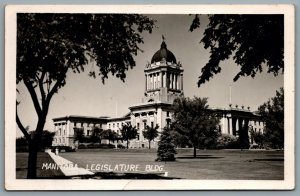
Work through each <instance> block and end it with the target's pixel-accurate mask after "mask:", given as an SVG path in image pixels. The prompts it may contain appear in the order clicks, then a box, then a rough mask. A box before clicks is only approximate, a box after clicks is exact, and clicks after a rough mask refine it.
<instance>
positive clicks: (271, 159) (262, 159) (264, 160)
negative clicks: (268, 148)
mask: <svg viewBox="0 0 300 196" xmlns="http://www.w3.org/2000/svg"><path fill="white" fill-rule="evenodd" d="M252 161H284V159H253V160H252Z"/></svg>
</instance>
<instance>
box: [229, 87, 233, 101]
mask: <svg viewBox="0 0 300 196" xmlns="http://www.w3.org/2000/svg"><path fill="white" fill-rule="evenodd" d="M231 87H232V85H231V84H230V85H229V104H231Z"/></svg>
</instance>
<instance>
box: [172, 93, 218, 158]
mask: <svg viewBox="0 0 300 196" xmlns="http://www.w3.org/2000/svg"><path fill="white" fill-rule="evenodd" d="M173 111H174V114H173V120H172V121H173V122H172V124H171V127H172V128H173V130H174V131H176V132H178V133H179V134H180V135H182V136H183V137H185V138H187V139H188V140H189V142H190V144H191V145H192V146H193V148H194V153H193V155H194V157H196V149H197V148H198V147H199V146H204V145H206V144H207V143H209V142H211V139H217V137H216V138H211V135H216V133H217V132H218V130H217V127H218V124H219V122H220V118H219V117H218V116H217V114H216V113H213V112H212V111H211V110H210V109H209V105H208V104H207V98H200V97H194V98H193V99H190V98H186V97H183V98H178V99H175V101H174V103H173Z"/></svg>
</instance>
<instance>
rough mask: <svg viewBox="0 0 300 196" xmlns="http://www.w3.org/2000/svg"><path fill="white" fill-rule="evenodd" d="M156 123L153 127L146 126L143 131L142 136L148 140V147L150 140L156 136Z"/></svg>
mask: <svg viewBox="0 0 300 196" xmlns="http://www.w3.org/2000/svg"><path fill="white" fill-rule="evenodd" d="M158 128H159V126H158V124H156V126H155V127H150V126H148V125H147V126H146V129H145V130H144V131H143V135H144V137H145V138H146V139H147V140H148V141H149V149H150V148H151V146H150V145H151V141H152V140H154V139H155V138H157V136H158Z"/></svg>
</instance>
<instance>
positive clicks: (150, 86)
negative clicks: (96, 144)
mask: <svg viewBox="0 0 300 196" xmlns="http://www.w3.org/2000/svg"><path fill="white" fill-rule="evenodd" d="M144 73H145V91H144V96H143V97H142V103H139V104H135V105H132V106H130V107H129V110H130V112H129V113H128V114H126V115H125V116H123V117H120V118H109V117H99V118H94V117H81V116H68V117H61V118H54V119H53V121H54V126H55V131H56V135H55V138H54V142H53V145H67V146H71V145H73V143H74V128H78V127H83V128H84V134H85V135H86V136H88V135H89V133H90V131H91V130H92V128H93V127H95V126H98V127H99V128H101V129H111V130H112V131H114V132H115V133H117V134H118V135H120V129H122V126H123V125H124V124H126V123H131V125H132V126H135V127H136V128H137V130H138V136H137V138H136V139H134V140H132V141H131V142H130V145H129V147H130V148H148V145H149V143H148V140H146V139H145V138H144V136H143V131H144V130H145V128H146V126H147V125H148V126H150V127H155V126H156V125H158V126H159V129H158V131H159V132H161V131H162V129H163V128H164V127H166V126H168V125H169V124H170V123H171V121H172V109H171V106H172V104H173V101H174V100H175V99H176V98H179V97H183V95H184V92H183V89H184V88H183V68H182V65H181V63H180V62H177V61H176V57H175V55H174V54H173V53H172V52H171V51H169V50H168V49H167V44H166V43H165V41H163V42H162V43H161V47H160V49H159V50H158V51H157V52H155V54H154V55H153V57H152V59H151V63H148V64H147V65H146V67H145V69H144ZM211 110H213V111H215V112H217V113H219V114H220V115H221V116H222V118H221V120H220V126H219V127H220V132H221V133H222V134H228V135H233V136H239V135H240V134H241V132H238V130H244V132H246V133H245V134H246V136H247V137H248V138H249V130H250V129H249V127H251V129H253V130H254V131H260V132H262V131H263V128H264V123H263V122H262V121H261V119H260V117H259V116H258V115H256V114H255V113H253V112H251V111H250V108H249V107H248V108H247V109H244V107H243V106H242V107H241V108H238V107H237V106H236V107H235V108H234V107H231V105H230V107H229V108H227V109H211ZM158 139H159V137H158V138H156V139H155V140H154V141H153V142H152V143H151V147H154V148H156V147H157V142H158ZM249 140H250V138H249Z"/></svg>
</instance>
